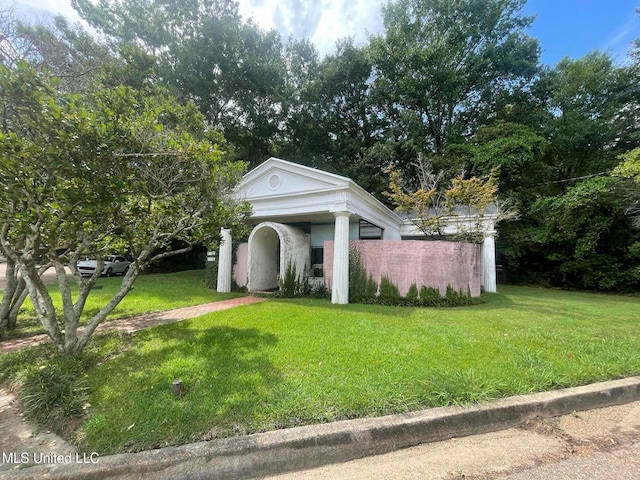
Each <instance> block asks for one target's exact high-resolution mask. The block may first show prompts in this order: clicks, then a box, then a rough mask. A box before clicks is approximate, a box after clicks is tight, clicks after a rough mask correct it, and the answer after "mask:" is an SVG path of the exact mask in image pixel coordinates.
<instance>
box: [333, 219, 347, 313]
mask: <svg viewBox="0 0 640 480" xmlns="http://www.w3.org/2000/svg"><path fill="white" fill-rule="evenodd" d="M334 215H335V216H336V223H335V234H334V241H333V285H332V286H331V303H337V304H340V305H345V304H347V303H349V217H350V216H351V214H350V213H349V212H335V213H334Z"/></svg>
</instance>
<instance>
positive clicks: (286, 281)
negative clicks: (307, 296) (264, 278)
mask: <svg viewBox="0 0 640 480" xmlns="http://www.w3.org/2000/svg"><path fill="white" fill-rule="evenodd" d="M297 283H298V280H297V278H296V269H295V265H292V264H291V263H288V264H287V269H286V270H285V272H284V276H283V277H281V278H280V294H279V296H281V297H284V298H293V297H295V296H296V293H297V291H298V286H297Z"/></svg>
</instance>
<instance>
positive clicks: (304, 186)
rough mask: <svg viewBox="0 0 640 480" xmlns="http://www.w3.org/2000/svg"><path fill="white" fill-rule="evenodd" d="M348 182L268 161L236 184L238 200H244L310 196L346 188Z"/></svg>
mask: <svg viewBox="0 0 640 480" xmlns="http://www.w3.org/2000/svg"><path fill="white" fill-rule="evenodd" d="M349 183H351V181H350V180H349V179H348V178H346V177H342V176H340V175H335V174H332V173H329V172H323V171H322V170H317V169H315V168H311V167H306V166H304V165H299V164H296V163H291V162H287V161H285V160H280V159H279V158H270V159H269V160H267V161H266V162H264V163H262V164H261V165H259V166H258V167H256V168H254V169H253V170H251V171H250V172H249V173H247V174H246V175H245V176H244V177H243V178H242V181H241V182H240V185H239V189H238V190H239V193H240V196H241V197H242V198H244V199H246V200H251V199H258V198H268V197H279V196H283V195H292V194H307V193H308V194H312V193H318V192H326V191H327V190H336V189H340V188H348V186H349Z"/></svg>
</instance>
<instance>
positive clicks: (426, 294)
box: [420, 286, 442, 307]
mask: <svg viewBox="0 0 640 480" xmlns="http://www.w3.org/2000/svg"><path fill="white" fill-rule="evenodd" d="M441 299H442V298H441V297H440V290H438V289H437V288H433V287H424V286H423V287H422V288H421V289H420V304H421V305H422V306H425V307H435V306H437V305H439V304H440V301H441Z"/></svg>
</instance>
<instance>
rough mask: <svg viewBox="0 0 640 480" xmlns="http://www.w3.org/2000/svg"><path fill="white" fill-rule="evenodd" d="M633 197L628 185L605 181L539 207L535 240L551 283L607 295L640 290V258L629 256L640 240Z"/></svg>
mask: <svg viewBox="0 0 640 480" xmlns="http://www.w3.org/2000/svg"><path fill="white" fill-rule="evenodd" d="M629 195H633V192H632V191H629V190H628V189H627V188H626V185H625V183H624V181H622V180H620V179H618V178H614V177H600V178H591V179H588V180H584V181H582V182H579V183H577V184H576V185H575V186H574V187H572V188H570V189H569V190H568V191H567V192H566V193H565V194H563V195H560V196H557V197H549V198H544V199H540V200H539V201H537V202H536V203H535V204H534V206H533V212H534V213H535V215H536V217H537V218H538V220H539V222H540V227H539V228H537V229H536V230H535V236H534V241H535V242H536V244H537V246H538V248H540V250H541V251H542V252H544V256H545V258H546V261H547V262H548V263H547V265H548V267H547V278H548V281H550V282H551V283H552V284H555V285H564V286H573V287H579V288H597V289H603V290H615V289H621V290H631V289H634V288H636V287H637V286H638V285H640V277H639V276H638V265H639V264H638V259H637V258H633V255H630V253H631V251H632V248H633V245H635V243H636V242H637V241H638V240H639V239H640V236H639V232H638V231H634V230H633V229H631V228H630V226H629V217H628V215H627V208H628V205H629V201H630V200H629Z"/></svg>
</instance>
